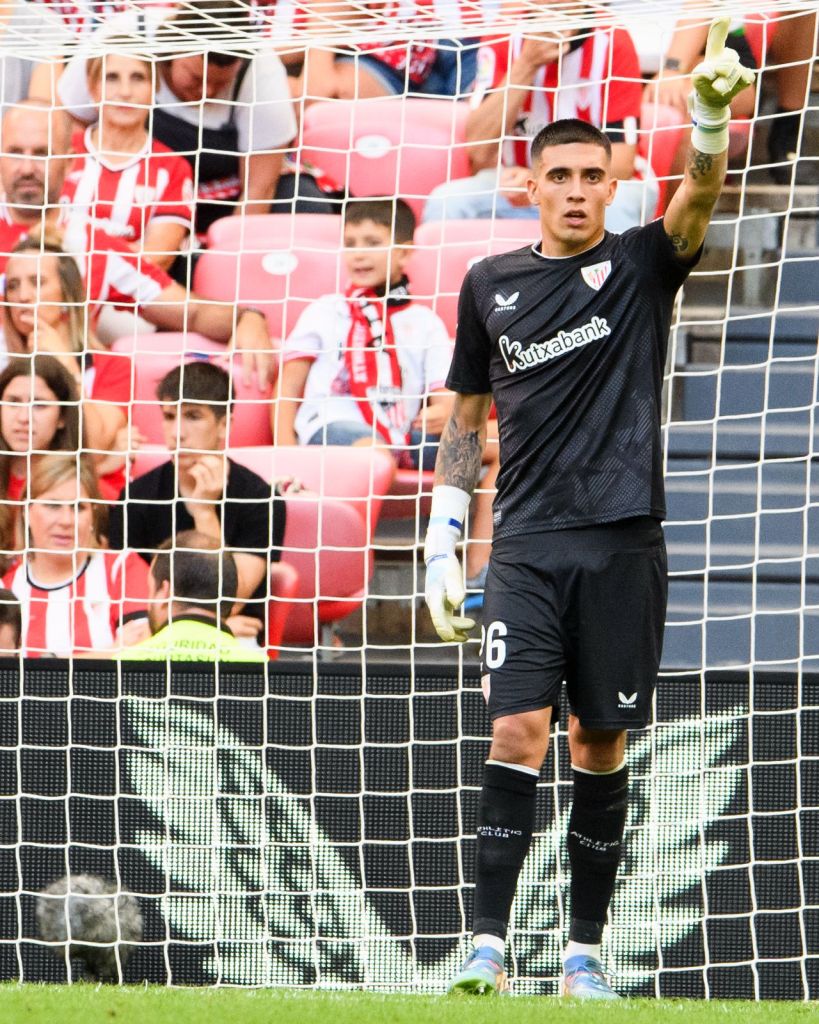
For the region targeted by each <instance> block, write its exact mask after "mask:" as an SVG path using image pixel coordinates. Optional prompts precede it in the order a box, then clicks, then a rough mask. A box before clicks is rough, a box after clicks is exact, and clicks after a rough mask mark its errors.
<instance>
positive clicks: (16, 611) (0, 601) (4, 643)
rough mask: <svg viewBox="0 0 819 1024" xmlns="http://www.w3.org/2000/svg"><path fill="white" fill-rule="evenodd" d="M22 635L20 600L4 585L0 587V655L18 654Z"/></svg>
mask: <svg viewBox="0 0 819 1024" xmlns="http://www.w3.org/2000/svg"><path fill="white" fill-rule="evenodd" d="M22 636H23V613H22V611H21V609H20V602H19V601H18V600H17V598H16V597H15V596H14V594H12V592H11V591H10V590H6V588H5V587H0V657H8V655H10V654H18V653H19V651H20V641H21V639H22Z"/></svg>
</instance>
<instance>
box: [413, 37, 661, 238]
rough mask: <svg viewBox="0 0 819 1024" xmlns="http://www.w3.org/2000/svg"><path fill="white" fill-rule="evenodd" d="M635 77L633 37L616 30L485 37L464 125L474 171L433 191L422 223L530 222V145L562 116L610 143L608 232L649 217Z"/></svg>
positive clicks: (653, 187) (649, 183)
mask: <svg viewBox="0 0 819 1024" xmlns="http://www.w3.org/2000/svg"><path fill="white" fill-rule="evenodd" d="M641 81H642V80H641V77H640V66H639V62H638V59H637V52H636V50H635V49H634V43H633V42H632V40H631V37H630V36H629V34H628V32H627V31H626V30H625V29H623V28H619V27H615V26H612V25H605V26H603V25H601V26H598V27H596V28H594V29H593V30H591V31H590V32H588V33H586V32H584V30H580V33H575V34H572V35H571V36H569V37H568V38H566V37H560V36H559V35H558V36H555V35H548V36H547V35H542V36H539V35H526V36H524V34H523V32H515V33H513V34H512V35H511V36H509V37H505V38H503V39H494V40H491V39H487V40H486V41H485V42H484V45H482V46H481V48H480V50H479V51H478V75H477V79H476V84H475V92H474V94H473V97H472V100H471V103H472V110H471V112H470V114H469V117H468V119H467V123H466V139H467V142H468V143H472V145H471V146H470V150H469V153H470V161H471V164H472V169H473V172H474V173H473V175H472V177H471V178H462V179H460V180H456V181H451V182H447V183H445V184H443V185H440V186H439V187H438V188H436V189H434V191H433V192H432V194H431V196H430V198H429V200H428V202H427V205H426V208H425V210H424V220H425V221H434V220H447V219H457V218H465V219H471V218H476V217H479V218H480V217H514V218H526V219H531V220H537V217H538V211H537V207H535V206H532V205H531V204H530V202H529V198H528V196H527V194H526V184H525V183H526V179H527V177H528V176H529V171H528V170H527V167H528V165H529V149H530V142H531V139H532V138H533V137H534V136H535V135H536V134H537V132H538V131H539V130H540V129H541V128H542V127H544V125H546V124H549V123H550V122H551V121H554V120H556V119H558V118H567V117H577V118H579V119H580V120H582V121H587V122H589V123H590V124H593V125H594V126H595V127H597V128H601V129H602V130H604V131H605V132H606V134H607V135H608V136H609V139H610V140H611V142H612V170H613V173H614V176H615V177H616V178H617V179H618V187H617V193H616V195H615V199H614V202H613V203H612V204H611V206H610V207H609V208H608V211H607V214H606V227H607V229H608V230H610V231H616V232H620V231H625V230H627V229H628V228H630V227H635V226H636V225H638V224H640V223H641V222H642V221H644V220H646V219H651V217H653V215H654V210H655V208H656V205H657V198H658V189H657V182H656V180H655V179H654V178H653V177H652V175H651V173H650V170H649V168H648V167H647V166H644V167H641V166H639V162H638V160H637V124H638V120H639V117H640V105H641V102H642V86H641ZM499 146H500V153H499V152H498V147H499ZM496 190H499V191H498V192H497V193H496Z"/></svg>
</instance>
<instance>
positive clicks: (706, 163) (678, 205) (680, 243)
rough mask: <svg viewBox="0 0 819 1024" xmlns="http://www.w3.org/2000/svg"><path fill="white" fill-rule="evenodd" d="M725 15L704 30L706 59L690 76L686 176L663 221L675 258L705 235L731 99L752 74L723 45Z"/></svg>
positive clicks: (722, 162) (719, 179)
mask: <svg viewBox="0 0 819 1024" xmlns="http://www.w3.org/2000/svg"><path fill="white" fill-rule="evenodd" d="M730 23H731V20H730V18H717V19H716V20H715V21H714V22H712V23H711V27H710V28H709V30H708V42H707V43H706V47H705V60H703V61H702V63H700V64H698V65H697V66H696V68H694V71H693V72H692V75H691V81H692V83H693V86H694V92H693V93H692V115H693V121H694V128H693V131H692V132H691V148H690V150H689V152H688V158H687V160H686V167H685V177H684V178H683V182H682V185H680V187H679V188H678V189H677V191H676V193H675V195H674V198H673V199H672V200H671V202H670V203H669V205H668V209H667V210H666V213H665V217H664V218H663V224H664V227H665V231H666V234H667V235H668V237H669V238H670V239H671V243H672V245H673V246H674V249H675V251H676V252H677V254H678V256H679V257H680V258H681V259H682V260H685V259H686V257H688V256H693V255H694V253H696V251H697V250H698V249H699V247H700V246H701V245H702V243H703V241H704V239H705V232H706V231H707V230H708V225H709V223H710V221H711V214H712V213H713V211H714V206H715V205H716V202H717V199H718V198H719V194H720V192H721V191H722V185H723V182H724V181H725V171H726V168H727V166H728V122H729V120H730V117H731V113H730V109H729V107H730V103H731V100H732V99H733V98H734V97H735V96H736V95H737V94H738V93H740V92H741V91H742V90H743V89H746V88H747V87H748V86H750V85H751V84H752V83H753V81H754V73H753V71H751V70H750V69H749V68H745V67H743V66H742V64H740V62H739V57H738V56H737V53H736V51H735V50H731V49H727V48H726V46H725V40H726V38H727V36H728V28H729V26H730Z"/></svg>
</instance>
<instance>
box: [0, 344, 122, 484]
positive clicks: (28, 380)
mask: <svg viewBox="0 0 819 1024" xmlns="http://www.w3.org/2000/svg"><path fill="white" fill-rule="evenodd" d="M85 405H86V406H90V405H93V403H92V402H86V403H85ZM92 415H93V414H92ZM80 449H81V443H80V400H79V392H78V391H77V387H76V384H75V383H74V379H73V377H72V375H71V374H70V373H69V371H68V370H67V369H66V368H65V367H64V366H63V365H62V363H61V362H60V361H59V360H58V359H57V358H55V357H54V356H48V355H36V356H32V357H26V358H23V357H18V358H15V359H12V360H10V361H9V363H8V365H7V366H6V368H5V369H4V370H3V371H2V373H0V496H1V497H2V498H4V499H5V500H6V501H7V502H19V501H20V500H21V499H22V497H23V494H24V493H25V488H26V480H27V479H28V475H29V473H30V472H31V471H32V470H33V469H34V467H35V466H36V465H37V463H38V462H39V461H40V460H41V459H42V458H44V456H45V455H47V454H48V453H49V452H79V451H80ZM95 461H96V468H97V472H98V474H99V487H100V493H101V495H102V497H103V498H104V499H106V500H108V501H115V500H116V498H117V496H118V494H119V492H120V491H121V490H122V488H123V487H124V485H125V460H124V458H122V457H116V456H114V455H107V456H101V457H100V458H99V459H97V460H95Z"/></svg>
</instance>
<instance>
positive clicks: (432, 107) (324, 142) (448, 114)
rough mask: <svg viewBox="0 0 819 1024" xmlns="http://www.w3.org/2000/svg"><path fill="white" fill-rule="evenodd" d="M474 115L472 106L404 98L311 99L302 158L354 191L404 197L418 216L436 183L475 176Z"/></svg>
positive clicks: (439, 100) (370, 194)
mask: <svg viewBox="0 0 819 1024" xmlns="http://www.w3.org/2000/svg"><path fill="white" fill-rule="evenodd" d="M468 113H469V104H468V103H464V102H462V103H458V102H455V101H452V100H444V99H420V98H418V99H415V98H413V99H407V98H405V97H403V96H390V97H384V98H378V99H368V100H325V101H323V102H321V103H313V104H311V105H310V106H309V107H308V108H307V109H306V110H305V112H304V124H303V126H302V140H303V144H302V155H303V157H304V159H306V160H308V161H311V162H312V163H314V164H316V165H317V166H319V167H321V168H322V169H323V170H325V171H326V172H327V173H328V174H329V175H330V176H331V177H333V178H335V179H336V181H339V182H346V183H347V185H348V187H349V189H350V192H351V193H352V194H353V195H354V196H393V195H399V196H401V198H402V199H406V201H407V202H408V203H409V204H410V206H412V208H413V210H414V211H415V213H416V215H418V214H420V212H421V210H422V209H423V206H424V202H425V200H426V197H427V196H428V195H429V193H430V192H431V191H432V189H433V188H435V186H436V185H440V184H441V183H442V182H444V181H451V180H452V179H454V178H464V177H466V176H467V175H468V174H469V173H470V170H469V158H468V155H467V149H466V144H465V133H464V128H465V124H466V118H467V115H468Z"/></svg>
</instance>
